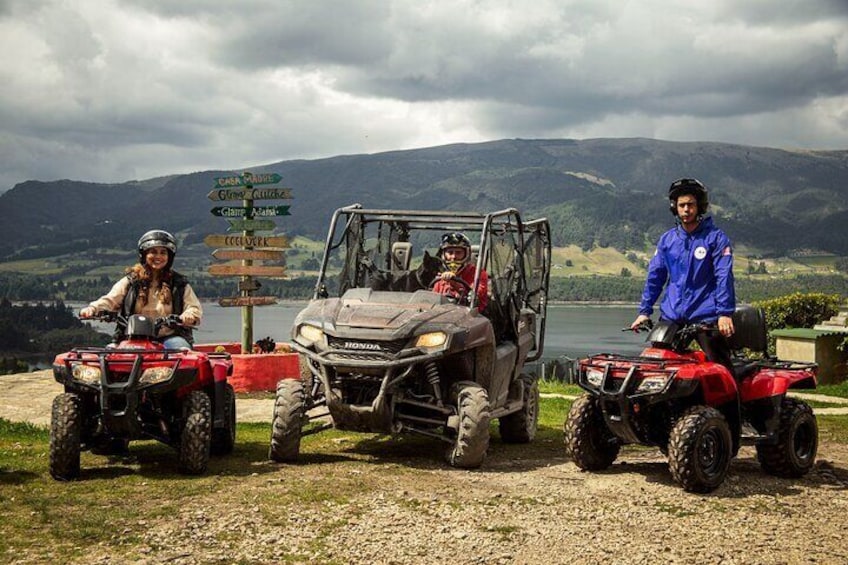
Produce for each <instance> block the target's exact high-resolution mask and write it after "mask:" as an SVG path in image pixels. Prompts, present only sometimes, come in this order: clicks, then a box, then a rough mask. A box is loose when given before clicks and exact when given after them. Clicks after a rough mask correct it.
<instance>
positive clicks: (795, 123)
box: [0, 0, 848, 191]
mask: <svg viewBox="0 0 848 565" xmlns="http://www.w3.org/2000/svg"><path fill="white" fill-rule="evenodd" d="M0 49H2V51H3V53H4V57H3V58H2V59H0V83H2V84H3V88H2V89H0V191H2V190H3V189H5V188H8V187H9V186H10V185H11V184H13V183H14V182H19V181H21V180H25V179H28V178H39V179H44V180H48V179H50V178H58V177H71V178H83V179H89V180H125V179H126V178H144V177H145V176H156V175H161V174H169V173H175V172H187V171H192V170H198V169H203V168H238V167H242V166H244V165H245V164H251V163H253V164H256V163H263V162H273V161H275V160H281V159H286V158H309V157H323V156H330V155H336V154H340V153H362V152H365V153H368V152H375V151H382V150H390V149H400V148H408V147H415V146H423V145H437V144H441V143H449V142H456V141H465V142H472V141H482V140H487V139H497V138H503V137H516V136H520V137H578V138H579V137H634V136H641V137H659V138H664V139H672V140H682V141H694V140H712V141H730V142H735V143H747V144H752V145H767V146H799V147H809V148H845V147H848V3H846V0H805V1H797V0H748V1H746V2H738V1H735V0H716V1H714V2H703V1H701V0H643V1H641V2H638V3H637V2H619V1H617V0H535V1H534V2H517V1H514V0H487V1H480V0H453V1H447V0H444V1H442V0H433V1H424V0H422V1H418V2H412V1H401V0H396V1H390V0H371V1H343V0H338V1H330V0H323V1H294V0H289V1H278V0H243V1H238V2H233V1H229V0H183V1H180V2H174V1H172V0H88V1H86V2H81V1H79V0H75V1H67V0H30V1H24V0H11V1H10V0H0Z"/></svg>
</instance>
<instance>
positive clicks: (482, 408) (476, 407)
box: [446, 381, 490, 469]
mask: <svg viewBox="0 0 848 565" xmlns="http://www.w3.org/2000/svg"><path fill="white" fill-rule="evenodd" d="M453 391H454V393H455V396H456V408H457V416H458V417H459V428H458V429H457V432H456V437H455V438H454V443H453V446H451V447H450V448H448V451H447V454H446V455H447V460H448V463H450V465H451V466H453V467H459V468H462V469H476V468H477V467H479V466H480V465H482V464H483V460H484V459H485V458H486V450H487V449H488V448H489V420H490V415H489V394H488V393H487V392H486V389H484V388H483V387H481V386H480V385H478V384H476V383H473V382H470V381H460V382H458V383H456V384H455V385H454V387H453ZM452 396H454V395H452Z"/></svg>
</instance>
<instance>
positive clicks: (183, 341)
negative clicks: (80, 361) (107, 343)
mask: <svg viewBox="0 0 848 565" xmlns="http://www.w3.org/2000/svg"><path fill="white" fill-rule="evenodd" d="M137 247H138V261H139V262H138V263H137V264H136V265H134V266H132V267H129V268H128V269H127V270H126V273H127V274H126V276H125V277H123V278H122V279H121V280H119V281H118V282H116V283H115V284H114V286H112V289H111V290H110V291H109V292H108V293H107V294H105V295H103V296H101V297H100V298H98V299H97V300H95V301H94V302H91V303H90V304H89V305H88V306H86V307H85V308H83V309H82V310H80V318H90V317H92V316H93V315H94V314H95V313H96V312H98V311H101V310H107V311H109V312H119V313H120V314H121V316H122V318H123V320H124V321H123V322H121V321H120V320H119V322H118V324H117V325H116V328H115V335H114V338H115V342H118V341H121V340H122V339H124V338H125V336H126V329H127V328H126V319H127V318H128V317H129V316H131V315H132V314H142V315H144V316H147V317H149V318H150V319H154V320H155V319H156V318H162V317H166V316H170V315H172V314H176V315H178V316H179V318H180V321H181V322H182V323H183V324H185V325H186V326H196V325H198V324H199V323H200V319H201V318H202V317H203V309H202V308H201V306H200V300H198V298H197V295H196V294H195V293H194V290H192V288H191V285H190V284H189V283H188V279H186V278H185V277H184V276H183V275H181V274H179V273H178V272H176V271H174V270H172V269H171V266H172V265H173V263H174V256H175V255H176V253H177V241H176V239H174V236H172V235H171V234H170V233H168V232H166V231H163V230H151V231H148V232H147V233H145V234H144V235H142V236H141V238H140V239H139V240H138V245H137ZM158 337H159V338H160V339H161V340H162V344H163V345H164V346H165V347H166V348H168V349H180V348H191V344H192V343H194V339H193V336H192V330H191V328H188V327H178V328H168V327H162V328H161V329H160V330H159V336H158Z"/></svg>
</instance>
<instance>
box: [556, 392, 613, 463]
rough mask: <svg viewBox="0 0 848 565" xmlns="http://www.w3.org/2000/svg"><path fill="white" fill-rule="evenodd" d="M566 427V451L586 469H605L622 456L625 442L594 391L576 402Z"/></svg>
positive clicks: (572, 406)
mask: <svg viewBox="0 0 848 565" xmlns="http://www.w3.org/2000/svg"><path fill="white" fill-rule="evenodd" d="M563 428H564V432H565V450H566V451H567V452H568V454H569V455H570V456H571V459H572V460H573V461H574V464H575V465H577V466H578V467H579V468H581V469H583V470H584V471H602V470H604V469H606V468H607V467H609V466H610V465H612V463H613V461H615V459H616V457H618V452H619V450H620V449H621V441H620V440H619V439H618V438H616V437H615V436H614V435H613V434H612V432H610V431H609V428H607V425H606V423H605V422H604V415H603V413H602V412H601V407H600V406H599V405H598V399H597V398H596V397H594V396H592V395H591V394H588V393H585V394H582V395H580V396H579V397H578V398H577V400H575V401H574V403H572V405H571V409H570V410H569V411H568V416H567V417H566V420H565V425H564V426H563Z"/></svg>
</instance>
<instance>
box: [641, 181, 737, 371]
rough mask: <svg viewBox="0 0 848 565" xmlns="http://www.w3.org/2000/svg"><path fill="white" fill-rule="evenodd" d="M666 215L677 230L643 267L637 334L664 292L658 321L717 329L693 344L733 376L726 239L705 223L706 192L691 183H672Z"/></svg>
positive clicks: (666, 235)
mask: <svg viewBox="0 0 848 565" xmlns="http://www.w3.org/2000/svg"><path fill="white" fill-rule="evenodd" d="M668 200H669V207H670V209H671V213H672V214H674V216H675V217H676V218H677V225H676V226H675V227H674V228H672V229H670V230H668V231H667V232H665V233H664V234H663V235H662V236H661V237H660V239H659V242H658V243H657V249H656V251H655V252H654V256H653V258H652V259H651V262H650V264H649V265H648V277H647V280H646V281H645V288H644V290H643V291H642V300H641V303H640V304H639V315H638V316H637V317H636V320H634V321H633V323H632V324H631V326H630V327H631V328H633V329H636V327H637V326H639V325H640V324H641V323H643V322H644V321H646V320H648V319H649V318H650V316H651V314H652V313H653V307H654V303H655V302H656V301H657V299H658V298H659V296H660V293H662V291H663V288H665V293H664V294H663V298H662V302H661V303H660V319H661V320H667V321H670V322H676V323H678V324H691V323H697V322H703V323H705V324H716V325H717V327H718V330H719V332H720V335H719V334H716V333H715V332H699V334H698V338H697V339H698V344H699V345H700V346H701V349H702V350H703V351H704V353H705V354H706V355H707V358H709V359H710V360H712V361H715V362H717V363H721V364H722V365H725V366H726V367H728V368H729V369H730V371H731V374H732V373H733V364H732V361H731V356H730V347H729V346H728V344H727V341H726V338H728V337H730V336H731V335H733V331H734V328H733V319H732V316H733V311H734V310H735V309H736V294H735V291H734V287H733V249H732V247H731V245H730V239H729V238H728V237H727V235H725V233H724V232H723V231H721V230H720V229H719V228H717V227H716V226H715V224H714V223H713V219H712V218H711V217H704V215H705V214H706V213H707V208H708V207H709V199H708V196H707V187H705V186H704V185H703V184H702V183H701V182H700V181H698V180H696V179H688V178H683V179H679V180H676V181H674V182H673V183H672V184H671V186H670V187H669V189H668Z"/></svg>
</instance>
